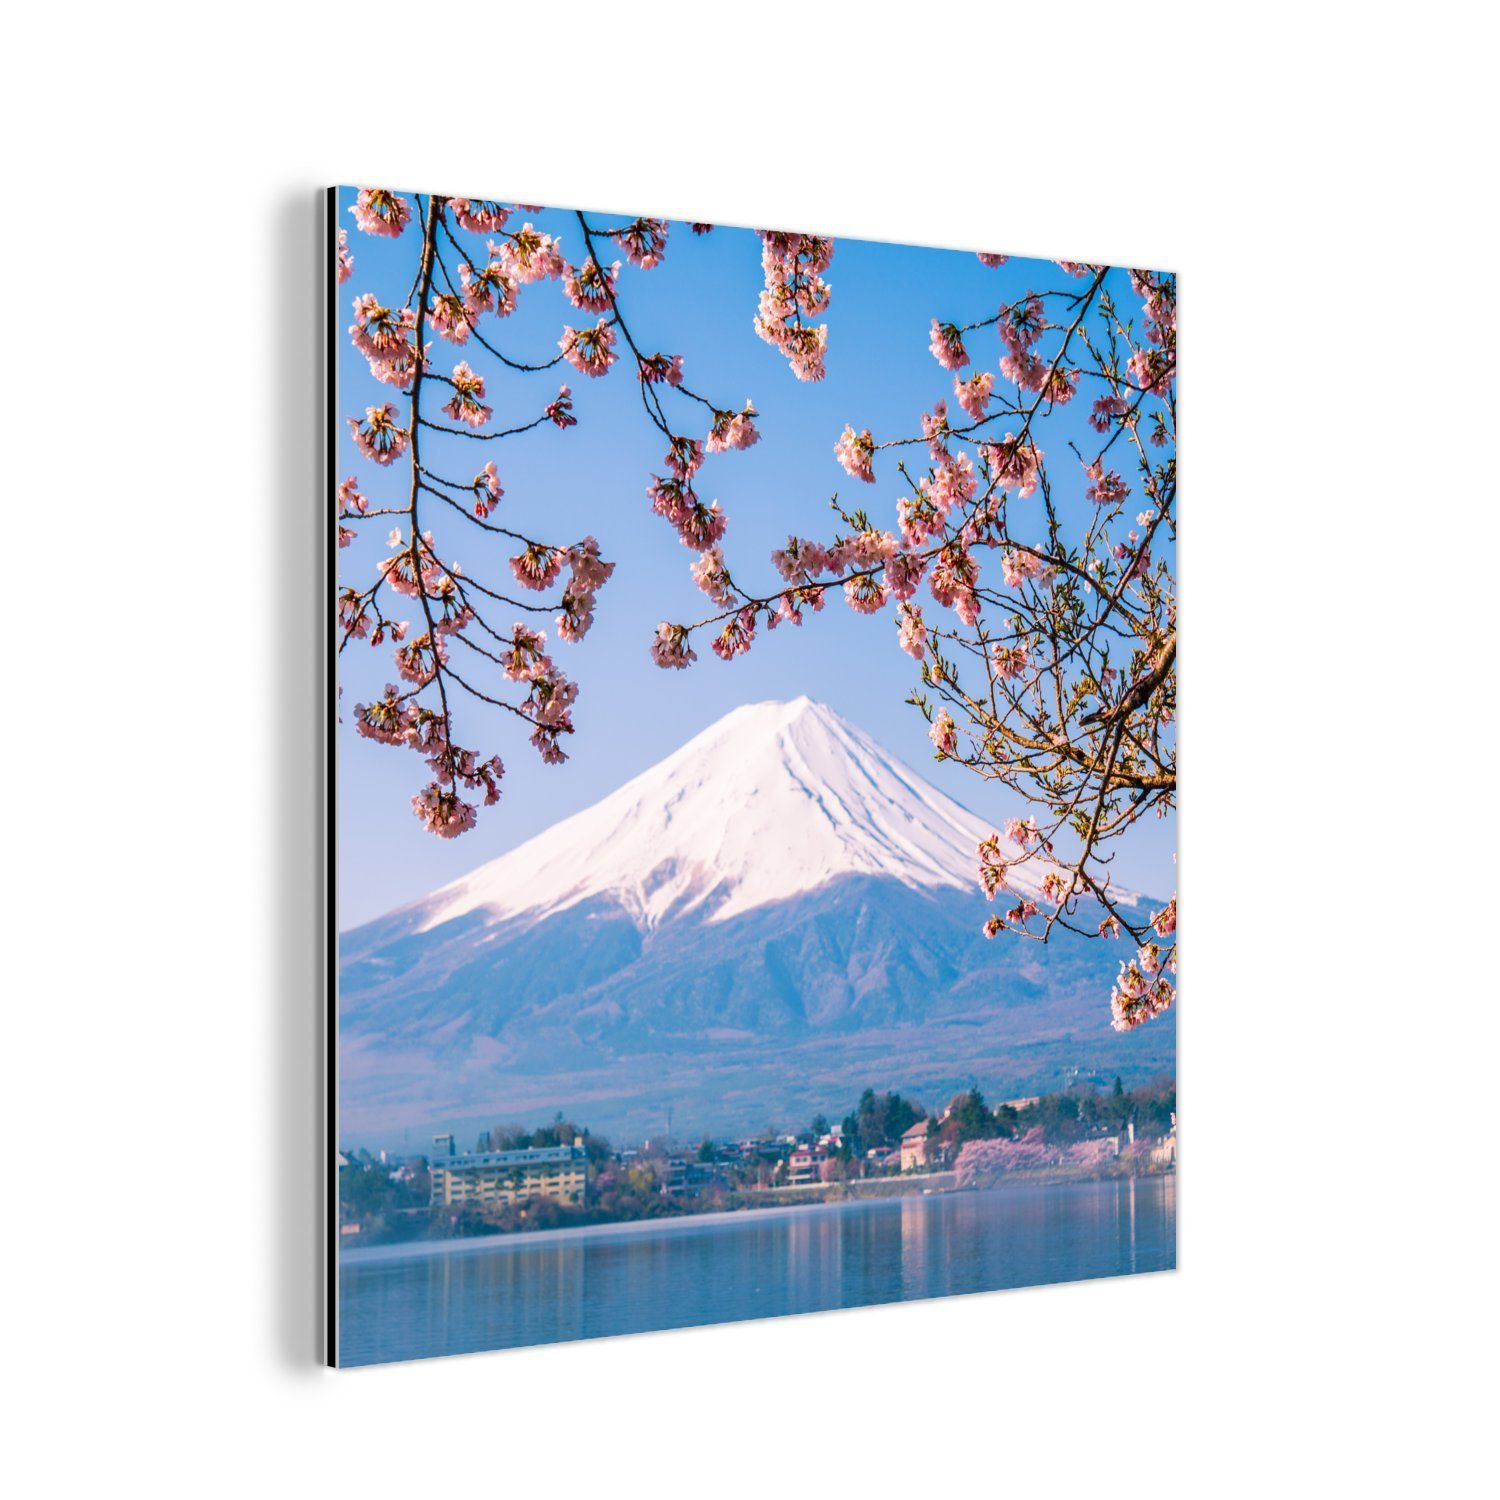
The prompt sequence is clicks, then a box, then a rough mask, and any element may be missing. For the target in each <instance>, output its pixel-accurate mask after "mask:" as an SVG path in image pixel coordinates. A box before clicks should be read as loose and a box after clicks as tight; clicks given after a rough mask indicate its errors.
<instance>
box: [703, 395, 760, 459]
mask: <svg viewBox="0 0 1500 1500" xmlns="http://www.w3.org/2000/svg"><path fill="white" fill-rule="evenodd" d="M757 415H758V413H757V412H756V410H755V407H754V406H753V405H752V404H751V403H750V402H748V401H747V402H746V403H745V406H744V410H743V411H738V412H729V411H716V412H715V413H714V422H713V427H712V429H711V430H710V432H709V434H708V436H707V437H706V438H705V439H704V442H703V446H704V447H705V448H706V449H707V450H708V452H710V453H725V452H727V451H728V450H729V449H731V448H749V447H751V446H752V445H753V444H755V443H758V442H759V441H760V433H758V432H757V431H756V430H755V421H754V418H755V417H756V416H757Z"/></svg>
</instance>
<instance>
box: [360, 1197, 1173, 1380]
mask: <svg viewBox="0 0 1500 1500" xmlns="http://www.w3.org/2000/svg"><path fill="white" fill-rule="evenodd" d="M1176 1189H1177V1184H1176V1178H1175V1177H1172V1176H1166V1177H1145V1178H1141V1179H1139V1180H1135V1179H1129V1178H1126V1179H1116V1180H1112V1181H1106V1182H1067V1183H1048V1184H1032V1185H1026V1186H1013V1187H1005V1188H998V1189H994V1190H992V1191H988V1192H963V1193H942V1194H933V1195H932V1196H930V1197H913V1198H886V1199H874V1200H866V1201H858V1202H846V1203H830V1204H819V1205H815V1206H812V1207H805V1208H783V1209H763V1210H752V1211H749V1212H743V1213H733V1214H714V1215H705V1216H703V1217H701V1218H683V1219H674V1220H664V1221H657V1222H654V1223H636V1224H611V1225H601V1226H598V1227H593V1228H588V1229H567V1230H559V1231H552V1232H548V1233H539V1234H523V1235H506V1236H497V1237H495V1238H493V1239H483V1240H448V1241H441V1242H436V1243H434V1242H427V1243H423V1244H420V1245H392V1246H386V1247H382V1248H377V1249H371V1250H354V1251H345V1252H344V1253H343V1254H342V1255H341V1256H340V1270H339V1283H340V1285H339V1321H340V1331H339V1343H340V1361H339V1362H340V1364H342V1365H369V1364H382V1363H385V1362H387V1361H390V1360H401V1359H425V1358H428V1357H430V1356H432V1355H439V1354H468V1353H472V1352H474V1351H476V1350H481V1349H513V1348H517V1347H520V1346H522V1345H526V1344H554V1343H559V1342H562V1341H564V1340H568V1339H588V1338H603V1337H606V1336H608V1335H611V1334H620V1333H642V1332H646V1331H648V1330H651V1329H662V1328H683V1327H689V1326H692V1325H695V1324H702V1323H729V1322H737V1321H739V1320H741V1319H744V1318H769V1317H777V1316H780V1315H783V1314H787V1313H807V1312H822V1311H825V1310H827V1309H829V1308H835V1307H868V1306H871V1305H873V1304H875V1303H881V1302H906V1301H912V1300H914V1299H917V1298H922V1297H947V1296H952V1295H954V1294H956V1293H962V1292H984V1291H994V1290H998V1289H1000V1288H1003V1287H1020V1286H1038V1285H1042V1284H1045V1283H1050V1282H1059V1281H1082V1280H1086V1279H1089V1278H1092V1277H1097V1276H1126V1275H1130V1274H1133V1273H1135V1272H1141V1271H1169V1270H1172V1269H1173V1268H1174V1267H1175V1266H1176V1264H1177V1197H1176Z"/></svg>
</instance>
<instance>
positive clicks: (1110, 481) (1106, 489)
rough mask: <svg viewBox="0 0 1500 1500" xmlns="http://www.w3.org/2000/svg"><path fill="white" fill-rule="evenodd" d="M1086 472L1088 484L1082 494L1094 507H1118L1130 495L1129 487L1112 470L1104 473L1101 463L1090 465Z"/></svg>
mask: <svg viewBox="0 0 1500 1500" xmlns="http://www.w3.org/2000/svg"><path fill="white" fill-rule="evenodd" d="M1086 472H1087V473H1088V477H1089V483H1088V488H1087V489H1086V490H1085V491H1084V493H1085V494H1086V495H1087V496H1088V498H1089V499H1090V500H1092V501H1093V502H1094V504H1095V505H1118V504H1119V503H1120V502H1121V501H1122V500H1123V499H1124V498H1125V497H1126V496H1127V495H1128V494H1129V493H1130V486H1129V485H1128V484H1126V483H1125V481H1124V480H1123V479H1121V478H1120V476H1119V475H1118V474H1117V473H1115V471H1114V470H1113V469H1111V470H1109V472H1108V473H1106V472H1105V470H1104V465H1103V464H1102V463H1099V462H1097V461H1096V462H1094V463H1091V464H1090V465H1089V466H1088V469H1087V471H1086Z"/></svg>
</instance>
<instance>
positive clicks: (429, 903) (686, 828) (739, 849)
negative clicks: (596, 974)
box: [421, 698, 1047, 931]
mask: <svg viewBox="0 0 1500 1500" xmlns="http://www.w3.org/2000/svg"><path fill="white" fill-rule="evenodd" d="M993 831H994V830H993V828H992V827H991V826H990V825H987V824H985V823H984V822H982V821H981V820H980V819H979V818H976V817H975V816H974V815H973V814H972V813H970V812H968V811H966V810H965V809H964V808H962V807H960V806H959V805H958V803H956V802H954V801H953V800H952V798H950V797H946V796H944V795H943V794H942V793H941V792H939V791H938V790H937V789H936V788H934V787H933V786H931V785H929V784H928V783H927V782H926V781H924V780H923V779H922V778H921V777H919V776H917V775H916V774H915V773H914V772H912V771H911V770H909V769H908V768H907V767H906V766H903V765H902V764H901V763H900V761H898V760H895V759H894V758H892V757H891V756H890V755H888V754H887V753H886V752H885V751H884V750H882V749H881V748H880V746H878V745H877V744H876V743H875V742H874V741H873V740H872V739H870V737H869V736H868V735H866V734H864V733H862V732H861V731H860V730H858V729H856V728H855V727H854V726H853V725H852V724H850V723H848V722H847V720H845V719H842V718H840V717H839V715H838V714H836V713H834V711H833V710H832V709H830V708H828V707H826V706H825V705H823V704H821V703H814V702H813V701H812V700H811V699H809V698H798V699H796V700H795V701H794V702H791V703H755V704H750V705H748V706H746V707H744V708H737V709H735V710H734V711H733V712H732V713H730V714H727V715H726V716H725V717H724V718H722V719H720V720H719V721H718V722H717V723H716V724H713V725H711V726H710V727H709V728H708V729H705V730H704V731H703V733H702V734H700V735H698V736H697V737H696V738H694V739H691V740H689V741H688V743H687V744H685V745H684V746H683V747H682V748H681V749H680V750H678V751H676V752H675V753H674V754H672V755H669V756H668V757H667V758H666V759H665V760H663V761H661V762H659V763H658V764H657V765H655V766H653V767H652V768H651V769H650V770H649V771H646V772H644V773H643V774H642V775H640V776H637V777H636V778H635V780H633V781H630V782H627V783H626V784H625V785H624V786H622V787H621V788H620V789H619V791H617V792H615V793H613V794H612V795H611V796H608V797H606V798H605V799H604V800H603V801H602V802H599V803H596V804H595V805H594V806H593V807H590V808H587V809H585V810H584V811H583V812H580V813H578V814H576V815H575V816H573V817H571V818H568V819H566V820H565V821H563V822H561V823H558V824H557V825H555V826H554V827H552V828H549V829H548V830H547V831H546V832H545V833H543V834H540V835H539V836H538V837H536V838H534V839H532V840H530V841H529V842H528V843H525V844H522V845H521V846H520V847H519V848H517V849H514V850H512V851H511V852H510V853H509V854H506V855H503V856H502V857H501V858H499V859H496V860H493V861H492V862H491V863H489V864H487V865H484V866H482V867H481V868H480V869H478V870H476V871H474V873H473V874H472V875H467V876H465V877H464V878H463V879H462V880H458V881H455V882H454V883H453V884H452V885H448V886H444V887H443V888H442V889H441V890H439V891H436V892H434V893H433V895H432V896H430V897H429V898H427V900H426V901H425V902H423V903H422V909H423V915H422V920H421V927H422V930H424V931H427V930H430V929H432V928H435V927H438V926H440V925H441V924H442V923H444V922H449V921H452V920H453V919H454V918H455V917H460V916H464V915H466V914H467V913H469V912H474V911H481V912H483V913H484V914H485V915H486V917H487V918H488V919H489V920H490V921H504V920H506V919H508V918H514V917H517V916H521V915H526V916H532V917H542V916H546V915H548V914H550V913H553V912H559V911H563V910H566V909H567V908H568V907H570V906H576V905H578V904H579V903H580V902H583V901H587V900H589V899H590V898H593V897H606V898H609V899H612V900H615V901H618V902H619V904H620V905H621V906H622V907H623V908H624V909H625V911H626V912H628V913H629V915H630V917H631V919H632V920H633V921H634V922H635V923H636V925H637V926H639V927H641V928H643V929H651V928H654V927H656V926H658V925H659V924H660V923H661V922H663V921H666V920H669V919H675V918H680V917H684V916H687V915H689V914H691V913H698V914H700V915H702V916H704V917H705V918H706V919H707V920H709V921H712V922H723V921H726V920H728V919H729V918H731V917H735V916H739V915H740V914H741V913H743V912H747V911H751V910H753V909H754V908H755V907H758V906H765V905H767V904H769V903H771V902H775V901H785V900H787V899H788V898H790V897H792V896H795V895H797V894H799V893H800V892H804V891H812V890H817V889H818V888H820V887H822V886H825V885H827V884H828V882H829V881H831V880H834V879H837V878H839V877H840V876H846V875H868V876H875V877H879V878H881V879H889V880H895V881H897V882H899V883H900V884H901V885H904V886H908V887H912V888H940V887H944V886H947V887H955V888H959V889H967V890H972V889H974V887H975V884H976V881H977V879H978V865H977V862H976V857H975V848H976V846H977V845H978V843H979V841H980V840H981V839H983V838H985V837H987V836H988V835H989V834H990V833H991V832H993ZM1015 852H1016V853H1019V852H1020V851H1019V850H1016V851H1015ZM1046 869H1047V867H1045V866H1042V865H1039V864H1036V863H1032V864H1028V865H1025V866H1022V867H1021V868H1020V869H1018V870H1017V871H1016V877H1015V882H1014V884H1015V885H1016V886H1017V888H1020V889H1025V890H1028V891H1034V890H1035V889H1036V887H1037V886H1038V885H1039V884H1040V882H1041V880H1042V878H1043V877H1044V876H1045V874H1046Z"/></svg>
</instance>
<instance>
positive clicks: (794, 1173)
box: [338, 1078, 1177, 1247]
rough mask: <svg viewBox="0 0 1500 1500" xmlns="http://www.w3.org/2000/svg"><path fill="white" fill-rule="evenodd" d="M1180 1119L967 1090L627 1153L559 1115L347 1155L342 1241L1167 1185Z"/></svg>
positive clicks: (1119, 1096)
mask: <svg viewBox="0 0 1500 1500" xmlns="http://www.w3.org/2000/svg"><path fill="white" fill-rule="evenodd" d="M1176 1109H1177V1091H1176V1084H1175V1083H1174V1082H1173V1081H1172V1080H1170V1079H1163V1080H1159V1081H1157V1082H1155V1083H1152V1084H1148V1085H1146V1086H1145V1087H1143V1088H1136V1089H1130V1090H1127V1089H1125V1088H1124V1087H1123V1085H1122V1084H1121V1081H1120V1080H1119V1079H1118V1078H1116V1079H1115V1080H1114V1082H1113V1085H1112V1086H1110V1087H1108V1088H1101V1087H1100V1086H1099V1084H1098V1082H1097V1081H1096V1080H1080V1081H1077V1082H1075V1083H1073V1084H1072V1085H1071V1086H1070V1087H1068V1088H1066V1089H1064V1090H1062V1091H1060V1092H1057V1093H1052V1094H1040V1095H1033V1096H1029V1097H1024V1098H1016V1099H1006V1100H1003V1101H1001V1102H1000V1103H998V1104H994V1105H992V1104H990V1103H989V1102H988V1101H987V1100H986V1099H985V1097H984V1095H983V1094H982V1093H981V1092H980V1091H979V1090H978V1089H977V1088H971V1089H969V1090H967V1091H965V1092H963V1093H960V1094H956V1095H955V1096H954V1097H953V1098H952V1099H951V1100H950V1101H949V1102H948V1104H947V1105H946V1106H945V1107H944V1108H943V1109H942V1110H940V1111H939V1112H937V1113H935V1114H928V1112H927V1111H926V1110H925V1109H924V1108H923V1107H922V1106H921V1105H920V1104H918V1103H916V1102H915V1101H914V1100H910V1099H907V1098H905V1097H904V1096H903V1095H901V1094H900V1093H894V1092H892V1093H876V1092H875V1091H874V1090H873V1089H866V1090H865V1091H864V1093H863V1094H862V1095H861V1096H860V1098H859V1100H858V1102H857V1103H856V1105H855V1107H854V1109H853V1110H852V1111H851V1112H850V1113H849V1114H847V1115H845V1116H844V1118H843V1119H842V1120H840V1121H838V1122H837V1123H833V1122H831V1121H830V1120H829V1119H828V1118H827V1117H826V1116H824V1115H821V1114H819V1115H817V1116H815V1117H814V1118H813V1119H812V1120H811V1121H810V1122H809V1123H808V1125H807V1126H806V1128H805V1129H803V1130H800V1131H795V1132H791V1133H787V1134H779V1135H766V1136H760V1137H752V1138H749V1139H745V1140H737V1141H719V1140H713V1139H711V1138H707V1137H705V1138H704V1139H702V1140H700V1141H699V1142H698V1143H697V1144H696V1145H694V1146H691V1147H684V1146H683V1145H681V1144H680V1143H678V1142H674V1141H672V1140H670V1139H668V1138H666V1137H663V1138H660V1139H651V1140H647V1141H644V1142H642V1143H641V1144H640V1145H639V1146H637V1147H632V1148H628V1149H622V1150H617V1149H614V1148H613V1147H612V1146H611V1145H610V1143H609V1141H607V1140H606V1139H605V1138H604V1137H602V1136H599V1135H594V1134H592V1133H591V1132H590V1131H589V1130H588V1129H587V1128H585V1127H583V1126H580V1125H578V1124H576V1123H575V1122H573V1121H571V1120H566V1119H564V1118H563V1117H562V1116H561V1115H558V1116H556V1117H555V1118H554V1119H553V1121H552V1122H551V1123H550V1124H547V1125H542V1126H539V1127H537V1128H536V1129H525V1128H522V1127H519V1126H506V1125H502V1126H497V1127H496V1128H495V1129H493V1130H488V1131H485V1132H484V1133H483V1134H481V1135H480V1137H479V1138H478V1140H477V1141H476V1142H475V1146H474V1149H473V1150H472V1151H461V1150H460V1149H459V1147H458V1143H457V1141H456V1140H455V1138H454V1137H453V1136H452V1135H449V1134H444V1135H438V1136H435V1137H434V1138H433V1142H432V1151H431V1152H430V1153H429V1154H425V1155H420V1156H408V1155H398V1154H396V1153H393V1152H389V1151H381V1152H378V1153H371V1152H369V1151H364V1150H351V1151H345V1152H340V1154H339V1158H338V1172H339V1232H340V1238H341V1241H342V1243H343V1244H344V1245H345V1246H346V1247H350V1246H355V1245H366V1244H369V1245H375V1244H388V1243H393V1242H397V1241H404V1240H418V1239H452V1238H460V1237H468V1236H476V1235H489V1234H512V1233H519V1232H524V1231H527V1230H540V1229H562V1228H569V1227H573V1226H582V1225H586V1224H610V1223H623V1222H628V1221H631V1220H638V1219H660V1218H670V1217H676V1216H680V1215H685V1214H703V1213H725V1212H734V1211H736V1210H742V1209H747V1208H767V1207H775V1206H778V1205H789V1204H797V1203H817V1202H831V1201H839V1200H843V1199H850V1198H868V1197H889V1196H899V1195H902V1194H907V1193H931V1192H961V1191H966V1190H975V1189H981V1188H990V1187H999V1186H1003V1185H1005V1184H1007V1183H1011V1182H1022V1181H1032V1182H1035V1181H1046V1180H1066V1179H1069V1178H1097V1177H1107V1176H1142V1175H1147V1174H1155V1173H1161V1172H1171V1171H1173V1170H1175V1168H1176V1162H1177V1114H1176Z"/></svg>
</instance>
